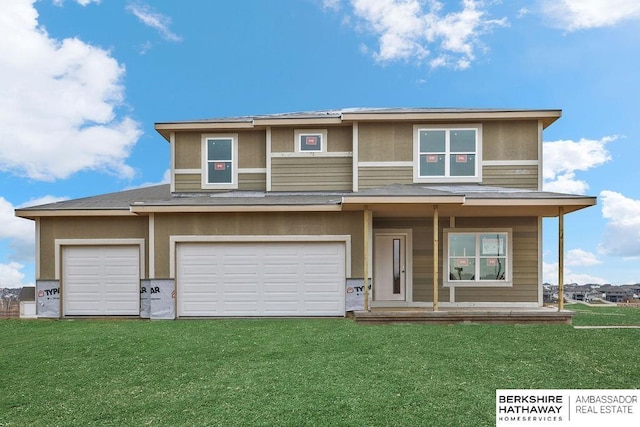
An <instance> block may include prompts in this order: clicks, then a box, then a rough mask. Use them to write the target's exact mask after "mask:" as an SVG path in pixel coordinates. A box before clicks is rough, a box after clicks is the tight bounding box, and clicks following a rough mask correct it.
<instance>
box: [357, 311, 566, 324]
mask: <svg viewBox="0 0 640 427" xmlns="http://www.w3.org/2000/svg"><path fill="white" fill-rule="evenodd" d="M574 314H575V313H574V312H573V311H569V310H560V311H558V309H557V308H548V307H536V308H486V307H483V308H459V307H456V308H444V307H442V308H440V309H438V310H437V311H434V310H433V309H432V308H372V309H371V310H369V311H366V310H362V311H354V312H352V316H353V318H354V320H355V321H356V322H358V323H369V324H385V323H423V324H440V325H443V324H454V323H492V324H538V325H540V324H546V325H549V324H556V325H562V324H564V325H570V324H571V320H572V318H573V316H574Z"/></svg>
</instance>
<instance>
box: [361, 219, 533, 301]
mask: <svg viewBox="0 0 640 427" xmlns="http://www.w3.org/2000/svg"><path fill="white" fill-rule="evenodd" d="M439 225H440V235H439V242H440V243H439V247H440V251H439V254H438V258H439V269H440V272H439V280H438V283H439V301H441V302H449V295H450V290H449V288H448V287H446V288H445V287H443V286H442V277H443V274H446V272H445V270H444V267H443V263H444V261H445V260H444V258H443V256H444V255H443V252H442V249H443V246H444V240H443V239H444V238H443V234H442V230H443V229H444V228H449V218H440V219H439ZM394 228H396V229H403V228H404V229H407V228H409V229H412V230H413V271H412V272H413V300H414V301H416V302H432V301H433V219H432V218H407V219H395V218H375V219H374V230H375V229H394ZM456 228H458V229H462V228H511V229H512V233H513V234H512V237H513V241H512V244H513V266H512V268H513V272H512V273H513V275H512V277H513V286H512V287H493V288H492V287H456V289H455V302H537V301H538V280H539V279H538V220H537V218H533V217H525V218H464V217H459V218H456Z"/></svg>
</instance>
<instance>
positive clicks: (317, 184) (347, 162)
mask: <svg viewBox="0 0 640 427" xmlns="http://www.w3.org/2000/svg"><path fill="white" fill-rule="evenodd" d="M352 168H353V161H352V159H351V157H322V156H312V157H274V158H272V159H271V190H272V191H349V190H351V188H352V185H353V178H352Z"/></svg>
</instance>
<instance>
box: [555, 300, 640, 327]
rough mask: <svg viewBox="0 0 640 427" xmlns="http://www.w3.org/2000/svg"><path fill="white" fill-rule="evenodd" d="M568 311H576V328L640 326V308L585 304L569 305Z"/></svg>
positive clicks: (574, 320)
mask: <svg viewBox="0 0 640 427" xmlns="http://www.w3.org/2000/svg"><path fill="white" fill-rule="evenodd" d="M565 308H566V309H567V310H571V311H575V312H576V316H575V317H574V319H573V324H574V325H576V326H610V325H622V326H640V308H633V307H616V306H610V305H598V306H596V307H590V306H588V305H585V304H567V305H565Z"/></svg>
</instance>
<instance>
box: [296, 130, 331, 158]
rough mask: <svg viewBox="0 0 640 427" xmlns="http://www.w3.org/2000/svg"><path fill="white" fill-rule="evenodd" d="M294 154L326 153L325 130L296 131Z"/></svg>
mask: <svg viewBox="0 0 640 427" xmlns="http://www.w3.org/2000/svg"><path fill="white" fill-rule="evenodd" d="M295 138H296V152H298V153H323V152H326V151H327V130H326V129H297V130H296V131H295Z"/></svg>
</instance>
